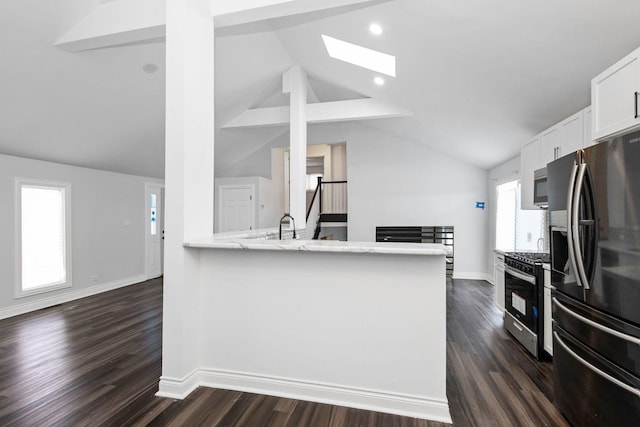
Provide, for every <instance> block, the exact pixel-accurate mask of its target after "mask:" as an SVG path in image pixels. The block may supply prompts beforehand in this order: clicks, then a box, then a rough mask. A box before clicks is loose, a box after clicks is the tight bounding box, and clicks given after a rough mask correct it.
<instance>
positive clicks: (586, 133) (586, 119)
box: [582, 107, 594, 148]
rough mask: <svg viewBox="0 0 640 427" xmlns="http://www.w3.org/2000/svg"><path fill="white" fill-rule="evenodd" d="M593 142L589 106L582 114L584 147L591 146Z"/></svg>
mask: <svg viewBox="0 0 640 427" xmlns="http://www.w3.org/2000/svg"><path fill="white" fill-rule="evenodd" d="M593 144H594V142H593V138H592V137H591V107H587V108H585V109H584V110H583V114H582V148H587V147H591V146H592V145H593Z"/></svg>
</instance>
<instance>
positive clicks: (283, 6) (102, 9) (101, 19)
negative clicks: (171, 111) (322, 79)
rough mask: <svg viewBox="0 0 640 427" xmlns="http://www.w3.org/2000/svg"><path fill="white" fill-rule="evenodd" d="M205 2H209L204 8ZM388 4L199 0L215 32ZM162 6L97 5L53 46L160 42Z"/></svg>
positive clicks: (130, 0)
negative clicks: (259, 23) (316, 13)
mask: <svg viewBox="0 0 640 427" xmlns="http://www.w3.org/2000/svg"><path fill="white" fill-rule="evenodd" d="M207 1H208V2H210V3H209V4H207ZM385 1H392V0H252V1H251V2H246V1H245V2H239V1H237V0H215V1H214V0H202V4H203V5H205V6H206V7H208V9H209V10H211V14H212V16H213V18H214V24H215V27H216V28H226V27H233V26H237V25H246V24H253V23H256V22H261V21H266V20H269V19H276V18H286V17H290V16H294V15H300V14H307V13H314V12H320V11H326V10H332V9H334V10H336V11H337V12H340V9H341V8H345V11H346V10H347V8H349V7H353V6H357V5H362V6H366V5H367V3H371V4H372V5H373V4H378V3H381V2H385ZM165 9H166V8H165V2H163V1H158V0H127V1H110V2H104V3H99V4H98V5H97V6H96V7H95V8H94V9H93V10H92V11H91V12H90V13H89V14H88V15H86V16H85V17H84V18H82V19H81V20H80V21H78V22H77V23H76V24H75V25H74V26H73V27H72V28H71V29H70V30H69V31H67V32H66V33H65V34H63V35H62V36H61V37H60V38H58V40H56V42H55V43H54V44H55V45H56V46H58V47H60V48H63V49H66V50H68V51H71V52H80V51H85V50H90V49H100V48H105V47H114V46H122V45H130V44H141V43H150V42H158V41H163V40H164V38H165V36H166V10H165Z"/></svg>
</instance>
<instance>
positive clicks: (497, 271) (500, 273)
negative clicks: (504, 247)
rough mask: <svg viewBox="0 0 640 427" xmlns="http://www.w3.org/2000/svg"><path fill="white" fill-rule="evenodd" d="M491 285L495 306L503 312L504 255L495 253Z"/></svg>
mask: <svg viewBox="0 0 640 427" xmlns="http://www.w3.org/2000/svg"><path fill="white" fill-rule="evenodd" d="M493 284H494V286H495V298H496V306H497V307H498V308H499V309H500V310H502V311H504V254H502V253H500V252H496V253H495V258H494V264H493Z"/></svg>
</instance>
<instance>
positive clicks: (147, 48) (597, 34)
mask: <svg viewBox="0 0 640 427" xmlns="http://www.w3.org/2000/svg"><path fill="white" fill-rule="evenodd" d="M104 1H105V0H50V1H45V0H3V1H2V2H0V61H1V62H0V64H1V66H0V153H4V154H11V155H18V156H25V157H31V158H37V159H44V160H51V161H57V162H62V163H68V164H74V165H80V166H87V167H92V168H98V169H104V170H112V171H117V172H124V173H132V174H138V175H145V176H153V177H162V176H164V77H165V74H164V43H163V42H155V43H148V44H139V45H130V46H121V47H114V48H107V49H98V50H91V51H84V52H78V53H71V52H67V51H65V50H62V49H60V48H57V47H55V46H54V42H55V41H56V40H57V39H58V38H59V37H60V36H61V35H62V34H64V33H65V32H66V31H67V30H68V29H69V28H70V27H71V26H72V25H73V24H74V23H75V22H76V21H77V20H78V19H79V18H81V17H82V16H84V15H86V14H87V13H88V12H89V11H90V10H91V9H92V8H93V7H95V6H96V5H98V4H99V3H101V2H104ZM114 1H127V0H114ZM354 9H355V10H352V11H350V12H347V13H344V14H340V15H333V16H329V15H328V14H324V15H318V14H316V15H305V16H304V17H298V18H293V19H283V20H275V21H271V22H268V23H262V24H261V25H259V26H245V27H242V28H238V29H236V31H233V30H231V31H229V30H227V31H225V32H224V34H222V33H221V34H219V35H218V37H217V39H216V86H215V87H216V123H217V126H218V127H217V129H218V130H217V132H216V165H217V166H218V165H221V164H225V165H228V164H232V163H234V162H237V161H239V160H241V159H242V158H243V157H245V156H247V155H249V154H250V153H252V152H254V151H256V150H257V149H259V148H260V147H261V146H264V145H266V144H268V143H270V141H273V140H275V139H276V138H278V137H280V136H281V135H282V134H283V133H285V132H286V129H285V128H277V127H274V128H262V129H252V130H245V129H236V130H226V129H225V130H220V129H219V126H220V125H222V124H224V123H226V122H227V121H229V120H230V119H232V118H233V117H235V115H237V114H239V113H241V112H242V111H244V110H245V109H247V108H251V107H257V106H261V105H275V104H278V103H281V102H285V101H286V98H284V97H283V96H281V95H279V91H280V90H281V87H280V85H281V74H282V73H283V72H284V71H285V70H286V69H287V68H289V67H290V66H292V65H294V64H299V65H301V66H302V68H303V69H305V70H306V71H307V73H308V74H309V76H310V79H311V86H312V88H313V89H314V92H315V93H316V94H317V96H318V98H319V100H320V101H327V100H334V99H336V98H349V97H357V96H368V97H374V98H378V99H380V100H383V101H386V102H389V103H391V104H395V105H397V106H399V107H402V108H406V109H409V110H411V111H413V113H414V115H413V117H410V118H395V119H384V120H375V121H368V122H366V124H367V125H369V126H373V127H376V128H378V129H380V130H383V131H387V132H390V133H392V134H394V135H397V136H400V137H403V138H407V139H410V140H412V141H414V142H416V143H420V144H425V145H427V146H429V147H431V148H432V149H434V150H437V151H440V152H445V153H448V154H449V155H451V156H453V157H455V158H458V159H460V160H463V161H466V162H468V163H470V164H473V165H476V166H478V167H481V168H491V167H493V166H495V165H497V164H499V163H501V162H503V161H505V160H507V159H509V158H512V157H514V156H515V155H517V154H518V152H519V148H520V146H521V144H522V143H524V142H526V141H527V140H528V139H529V138H530V137H531V136H533V135H535V134H537V133H538V132H540V131H542V130H543V129H545V128H546V127H548V126H550V125H552V124H554V123H556V122H558V121H560V120H561V119H563V118H565V117H567V116H569V115H570V114H572V113H574V112H577V111H578V110H580V109H582V108H584V107H586V106H587V105H588V104H589V102H590V89H589V87H590V80H591V78H592V77H594V76H595V75H596V74H598V73H599V72H600V71H602V70H604V69H605V68H606V67H608V66H609V65H611V64H612V63H614V62H615V61H616V60H618V59H620V58H621V57H622V56H624V55H625V54H627V53H629V52H630V51H631V50H633V49H635V48H636V47H639V46H640V25H638V22H639V18H640V1H638V0H616V1H615V2H605V1H602V0H563V1H557V0H539V1H536V2H514V1H513V0H485V1H477V0H457V1H450V0H394V1H387V2H375V4H374V5H373V6H371V7H368V8H354ZM322 16H324V17H322ZM371 22H378V23H380V24H381V25H382V26H383V28H384V33H383V34H382V35H381V36H373V35H371V34H370V33H369V32H368V29H367V28H368V26H369V24H370V23H371ZM321 34H327V35H330V36H333V37H336V38H339V39H343V40H346V41H349V42H352V43H356V44H360V45H362V46H365V47H369V48H372V49H376V50H379V51H382V52H385V53H390V54H393V55H395V56H396V57H397V77H396V78H395V79H394V78H387V79H386V81H387V83H386V84H385V86H384V87H377V86H375V85H374V84H373V82H372V80H373V77H374V73H372V72H369V71H367V70H363V69H359V68H357V67H355V66H351V65H349V64H346V63H342V62H340V61H336V60H334V59H331V58H329V57H328V56H327V54H326V50H325V49H324V46H323V45H322V41H321V37H320V35H321ZM149 63H152V64H156V65H157V66H158V68H159V69H158V71H157V72H156V73H154V74H148V73H145V72H143V71H142V67H143V66H144V65H145V64H149Z"/></svg>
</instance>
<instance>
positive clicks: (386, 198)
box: [347, 126, 489, 279]
mask: <svg viewBox="0 0 640 427" xmlns="http://www.w3.org/2000/svg"><path fill="white" fill-rule="evenodd" d="M347 153H348V154H347V171H348V172H347V173H348V175H349V184H348V185H349V190H348V191H349V240H360V241H373V240H375V230H376V226H385V225H386V226H399V225H417V226H419V225H452V226H454V231H455V242H454V255H455V264H454V277H459V278H473V279H485V278H487V275H488V271H489V270H487V253H486V250H485V248H486V241H487V228H488V224H489V214H488V211H487V209H486V208H485V209H484V210H482V209H477V208H476V201H481V202H482V201H484V202H485V203H486V202H487V186H486V182H487V171H485V170H483V169H479V168H477V167H474V166H471V165H468V164H466V163H463V162H460V161H458V160H455V159H453V158H451V157H447V156H445V155H443V154H440V153H437V152H435V151H433V150H430V149H428V148H426V147H424V146H422V145H419V144H416V143H412V142H410V141H407V140H404V139H401V138H398V137H395V136H394V135H391V134H388V133H385V132H381V131H380V130H378V129H373V128H369V127H367V126H359V129H358V131H357V132H352V133H351V135H350V137H349V139H348V140H347Z"/></svg>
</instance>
